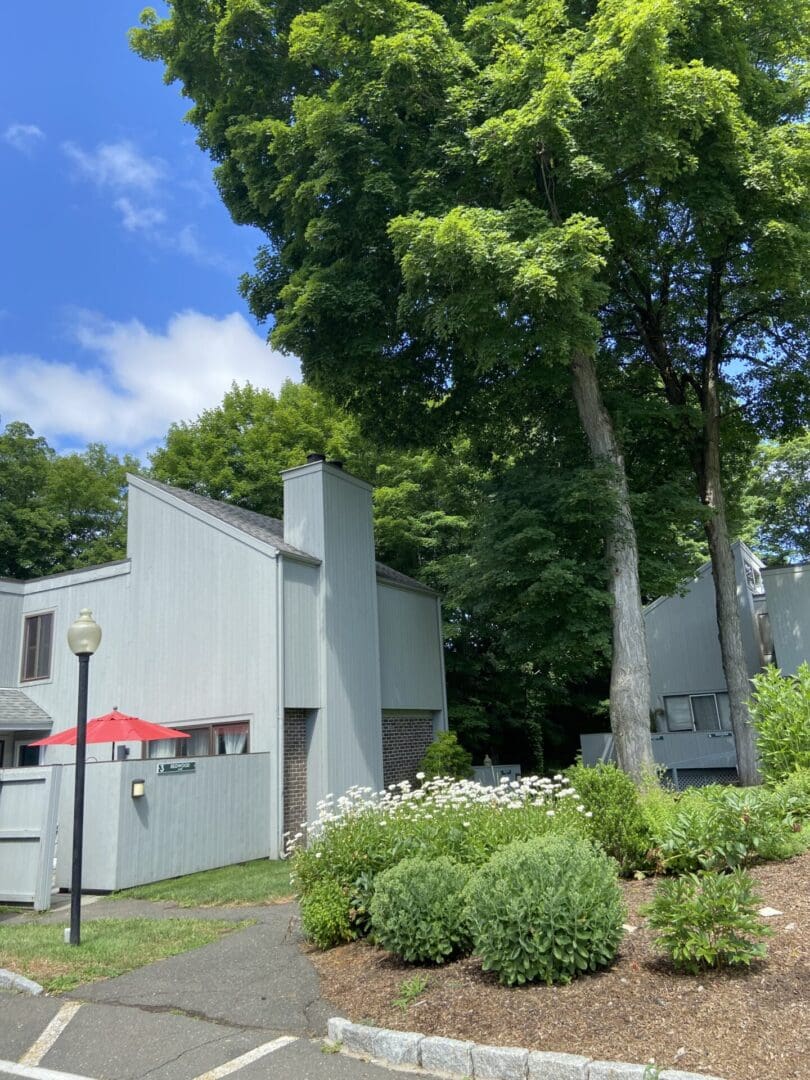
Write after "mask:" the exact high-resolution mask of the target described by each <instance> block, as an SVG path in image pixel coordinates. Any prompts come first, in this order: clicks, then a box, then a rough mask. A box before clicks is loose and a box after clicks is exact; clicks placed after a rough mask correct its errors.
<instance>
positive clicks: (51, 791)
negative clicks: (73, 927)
mask: <svg viewBox="0 0 810 1080" xmlns="http://www.w3.org/2000/svg"><path fill="white" fill-rule="evenodd" d="M61 779H62V769H61V767H60V766H59V765H49V766H47V767H42V768H37V767H30V766H29V767H28V768H24V769H0V903H2V902H3V901H5V902H7V903H8V902H11V903H15V904H33V905H34V909H35V910H36V911H46V910H47V909H48V908H49V907H50V906H51V882H52V880H53V857H54V849H55V846H56V823H57V814H58V810H59V785H60V781H61Z"/></svg>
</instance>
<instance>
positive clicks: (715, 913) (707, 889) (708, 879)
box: [644, 869, 772, 975]
mask: <svg viewBox="0 0 810 1080" xmlns="http://www.w3.org/2000/svg"><path fill="white" fill-rule="evenodd" d="M753 885H754V883H753V881H752V880H751V877H750V875H749V874H747V873H746V872H745V871H744V870H741V869H736V870H734V871H732V872H731V873H730V874H721V873H716V872H705V873H701V874H686V875H684V876H683V877H677V878H673V879H671V880H669V881H662V882H660V884H659V885H658V887H657V889H656V893H655V898H654V899H653V901H652V903H651V904H649V905H647V907H646V909H645V910H644V914H645V915H646V916H647V919H648V921H649V924H650V926H651V927H652V928H653V929H654V930H657V931H658V936H657V939H656V941H657V944H658V945H659V947H660V948H662V949H663V950H664V952H666V953H667V955H668V956H669V957H670V959H671V960H672V961H673V963H674V964H675V966H676V967H677V968H681V969H683V970H685V971H689V972H691V973H692V974H694V975H696V974H698V973H699V972H700V971H701V970H702V969H704V968H716V967H726V966H728V967H731V966H737V965H743V964H744V965H746V966H748V965H750V963H751V961H752V960H758V959H760V958H761V957H764V956H765V951H766V950H765V945H764V943H762V941H760V940H759V939H762V938H765V937H766V936H768V935H769V934H770V933H772V931H771V930H770V928H769V927H767V926H765V925H764V924H763V923H762V922H761V920H760V919H759V918H758V917H757V907H758V906H759V904H760V903H761V900H760V899H759V898H758V897H757V896H756V895H755V894H754V891H753Z"/></svg>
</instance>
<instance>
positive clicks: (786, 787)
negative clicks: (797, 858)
mask: <svg viewBox="0 0 810 1080" xmlns="http://www.w3.org/2000/svg"><path fill="white" fill-rule="evenodd" d="M773 793H774V797H775V799H776V800H777V802H778V804H779V808H780V810H781V811H782V813H783V814H784V816H785V818H786V820H787V821H788V822H789V823H790V825H791V826H792V827H793V828H794V829H795V828H796V827H797V826H798V827H799V828H801V826H803V825H805V824H807V823H810V769H796V771H795V772H792V773H789V774H788V775H787V776H786V777H785V779H784V780H783V781H782V782H781V783H780V784H777V785H776V787H775V788H774V792H773Z"/></svg>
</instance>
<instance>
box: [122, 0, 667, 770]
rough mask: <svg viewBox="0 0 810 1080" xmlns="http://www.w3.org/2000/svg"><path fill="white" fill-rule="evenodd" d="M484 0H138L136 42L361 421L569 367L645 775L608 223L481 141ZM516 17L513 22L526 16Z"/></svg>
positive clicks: (486, 111) (630, 722)
mask: <svg viewBox="0 0 810 1080" xmlns="http://www.w3.org/2000/svg"><path fill="white" fill-rule="evenodd" d="M548 6H549V8H551V7H553V8H554V12H556V15H557V19H556V21H557V24H558V25H557V26H556V27H552V26H551V22H553V21H554V20H553V18H551V19H550V21H549V24H548V26H545V27H544V26H543V25H541V21H538V22H537V25H536V26H535V29H536V30H537V34H535V38H537V37H538V34H539V38H540V40H539V41H537V40H535V42H534V44H535V45H538V44H539V45H540V47H541V48H542V50H543V51H548V52H549V59H550V63H549V65H548V66H547V68H546V69H545V71H544V70H543V68H542V65H536V64H535V68H536V72H535V74H536V75H537V78H538V91H537V96H538V99H542V103H541V106H540V108H541V112H542V114H543V115H542V118H541V126H542V125H545V126H547V127H548V129H549V131H550V132H551V133H553V132H554V131H556V130H558V128H559V125H558V123H557V114H558V111H559V107H560V106H561V105H562V106H564V105H565V91H564V88H562V87H561V86H560V80H559V78H558V73H559V72H561V71H562V70H563V69H564V66H565V64H566V63H568V62H569V61H570V58H571V55H573V52H574V50H572V49H571V48H570V40H571V39H570V36H569V42H568V43H565V42H564V40H563V38H564V35H563V34H560V33H558V34H557V36H556V39H555V36H554V32H555V31H558V30H561V29H563V27H562V25H561V19H560V16H561V14H562V13H561V12H560V11H557V6H556V5H548ZM489 10H490V9H487V8H485V7H481V8H477V9H473V12H472V14H470V16H469V18H467V19H466V23H465V16H466V15H467V10H466V8H464V7H461V6H459V5H457V4H456V3H455V2H454V0H449V2H447V3H437V4H435V5H434V7H432V8H431V7H427V6H425V5H421V4H416V3H402V2H401V0H386V2H384V3H382V4H380V5H378V6H377V7H376V8H374V9H367V8H366V7H364V6H360V5H352V4H350V5H346V4H337V3H332V4H325V5H322V6H320V7H318V9H317V10H312V11H304V12H302V13H300V14H298V11H297V10H291V9H289V8H285V7H284V6H283V5H279V4H277V3H275V2H274V0H252V2H244V0H239V2H238V3H237V2H232V3H225V4H224V5H220V6H217V7H216V8H215V7H213V6H211V7H205V8H201V7H200V5H199V4H197V3H191V2H188V0H177V2H176V3H175V4H174V5H173V14H172V15H171V17H170V18H169V19H166V20H158V18H157V16H156V14H155V13H154V12H153V11H147V12H145V13H144V16H143V24H144V25H143V28H142V29H141V30H138V31H134V32H133V36H132V40H133V44H134V47H135V49H136V50H137V51H138V52H140V54H141V55H142V56H144V57H146V58H149V59H157V58H161V59H163V60H164V62H165V64H166V77H167V79H168V80H170V81H171V80H173V79H180V80H181V81H182V82H183V84H184V92H185V93H187V94H188V95H189V96H191V97H192V98H193V99H194V101H195V105H194V108H193V109H192V110H191V113H190V114H189V118H190V119H191V120H192V122H193V123H195V124H196V125H197V127H198V129H199V131H200V142H201V144H202V145H203V146H204V147H205V148H206V149H208V150H209V151H210V153H211V155H212V157H213V158H214V159H215V161H217V162H218V167H217V182H218V184H219V187H220V190H221V192H222V195H223V198H224V200H225V202H226V204H227V205H228V207H229V209H230V211H231V213H232V215H233V217H234V219H235V220H236V221H241V222H251V223H253V224H255V225H257V226H258V227H259V228H261V229H263V230H264V231H265V232H266V234H267V235H268V237H269V239H270V242H271V246H270V247H268V248H266V249H264V250H262V251H260V253H259V256H258V259H257V273H256V275H255V276H254V277H253V278H252V279H246V280H245V282H244V289H245V293H246V295H247V296H248V297H249V299H250V303H251V306H252V308H253V310H254V312H255V313H256V314H257V315H258V316H259V317H261V318H266V317H267V316H268V315H271V314H272V315H273V317H274V319H275V329H274V332H273V336H274V341H275V342H276V344H277V345H278V346H279V347H282V348H286V349H288V350H290V351H294V352H296V353H297V354H298V355H300V356H301V358H302V361H303V365H304V370H305V374H306V375H307V377H308V378H310V379H312V380H313V381H314V382H316V383H317V384H318V385H322V386H326V387H328V389H329V390H330V391H331V392H332V393H334V394H335V395H336V396H337V398H338V400H340V401H341V402H342V403H345V404H347V405H350V406H351V407H352V408H354V409H356V410H357V411H358V412H359V413H360V414H361V415H363V416H364V417H365V420H366V423H367V424H369V425H373V426H376V427H377V429H378V430H385V431H386V433H387V434H388V435H389V436H390V435H391V434H392V432H394V431H395V430H396V429H399V430H400V431H402V430H404V431H405V432H406V433H407V434H408V435H410V436H411V437H414V436H418V435H419V433H420V432H421V434H422V435H423V436H424V434H425V432H426V431H427V430H429V429H430V428H433V429H435V428H437V427H438V426H439V425H440V424H442V423H445V422H446V423H447V425H448V426H449V427H450V428H451V429H452V428H453V427H455V426H457V424H458V420H459V417H463V420H464V423H465V425H467V426H468V430H469V429H472V428H474V426H475V424H476V419H477V417H478V416H481V415H485V414H486V413H487V412H488V411H489V410H491V409H492V408H495V409H498V408H500V409H503V401H504V397H505V396H506V397H509V396H510V395H509V394H507V395H503V394H501V393H499V392H498V388H499V387H500V386H502V385H503V384H504V383H507V382H508V383H510V384H514V382H515V381H517V382H520V383H522V384H523V392H524V394H525V395H526V396H527V397H528V399H529V407H531V402H532V400H533V399H537V398H538V396H539V397H541V398H542V384H543V382H544V380H545V378H546V376H547V374H548V372H549V371H553V370H554V369H555V368H556V369H561V370H562V372H563V373H564V374H565V373H567V376H568V378H570V380H571V383H572V386H573V394H574V398H575V400H576V403H577V407H578V411H579V415H580V419H581V422H582V424H583V428H584V430H585V432H586V435H587V437H588V442H589V444H590V448H591V453H592V455H593V458H594V460H595V461H596V462H597V464H599V465H600V467H601V466H602V465H603V464H605V463H606V464H607V465H609V468H606V469H602V470H601V471H602V475H603V476H604V477H605V479H606V482H607V484H608V486H609V490H610V494H609V501H610V503H611V505H612V507H613V512H612V514H611V516H610V522H609V526H608V531H607V536H606V548H605V555H606V574H607V579H608V582H609V588H610V592H611V596H612V600H613V603H612V606H611V614H612V619H613V624H614V627H613V675H612V685H611V720H612V724H613V728H614V731H615V734H616V742H617V748H618V753H619V757H620V760H621V761H622V763H623V765H624V766H625V768H627V769H628V770H630V771H632V772H634V773H635V774H636V775H638V774H639V773H640V772H641V771H642V770H643V768H644V766H645V765H646V764H648V763H650V762H651V749H650V741H649V711H648V710H649V672H648V668H647V660H646V647H645V640H644V630H643V619H642V614H641V605H640V594H639V583H638V553H637V547H636V538H635V533H634V529H633V522H632V516H631V513H630V501H629V491H628V488H627V483H626V477H625V471H624V461H623V457H622V450H621V447H620V446H619V443H618V441H617V439H616V437H615V432H614V430H613V425H612V423H611V419H610V417H609V415H608V413H607V411H606V409H605V407H604V403H603V401H602V398H601V393H600V388H599V383H598V380H597V376H596V368H595V365H594V359H593V354H594V351H595V347H596V342H597V339H598V336H599V322H598V320H597V319H596V318H595V313H596V310H597V308H598V306H599V304H600V303H602V302H603V301H604V300H605V298H606V297H605V292H604V290H603V288H602V286H601V284H600V282H599V278H600V275H601V274H602V272H603V269H604V265H605V258H606V253H607V249H608V247H609V242H610V238H609V236H608V234H607V232H606V231H605V229H604V228H603V227H602V225H601V223H600V222H599V220H598V219H597V218H595V217H594V216H593V215H591V214H589V213H588V211H587V210H586V211H585V212H582V211H581V210H577V211H575V212H562V211H561V209H560V206H559V203H558V202H557V200H556V198H555V197H554V193H553V191H552V190H551V188H550V180H549V177H548V175H547V173H546V172H545V171H544V170H545V166H544V164H543V160H541V159H539V158H537V155H536V154H534V153H532V154H530V155H529V161H530V162H531V167H530V172H531V175H532V176H533V186H532V187H531V190H530V191H529V192H528V193H518V192H516V190H515V187H514V184H513V182H512V177H511V175H504V174H503V170H502V168H501V165H500V163H499V162H497V161H494V160H493V155H492V154H491V153H490V151H489V150H488V149H487V146H488V145H490V146H491V145H492V144H494V141H495V140H494V139H492V138H490V134H491V133H488V131H487V124H488V123H489V122H490V121H492V120H493V119H494V118H496V117H499V116H501V115H502V114H503V112H504V108H505V107H506V106H507V104H508V98H509V93H510V90H509V89H508V88H507V85H506V82H505V80H504V78H503V77H502V76H503V74H504V73H499V72H498V71H497V67H498V63H499V58H498V55H497V53H498V52H499V50H500V46H498V47H497V48H494V46H495V42H496V38H497V39H498V40H500V35H499V34H498V33H497V32H496V33H495V34H494V35H493V33H492V29H493V27H492V26H491V25H490V20H489V19H488V17H487V15H486V13H487V12H489ZM554 12H552V13H551V14H552V16H553V15H554ZM296 15H298V17H295V16H296ZM503 17H504V18H505V24H509V23H510V22H511V23H512V24H514V27H515V28H517V24H518V22H519V21H520V20H521V19H522V18H523V13H522V12H520V11H517V10H516V12H515V14H514V15H512V14H511V13H508V12H504V16H503ZM500 20H501V14H500V9H498V13H497V14H496V15H495V17H494V24H497V23H498V22H499V21H500ZM562 21H563V22H564V21H565V20H564V17H563V19H562ZM549 27H551V31H550V32H549ZM511 34H512V31H511V30H508V31H507V37H508V36H510V35H511ZM561 65H562V66H561ZM522 81H523V84H524V85H525V83H526V79H525V77H524V78H523V80H522ZM515 86H516V84H512V89H513V90H514V88H515ZM561 91H562V98H560V92H561ZM514 134H515V132H512V133H511V135H512V136H514ZM503 135H504V133H503V132H501V133H499V134H498V136H497V139H498V142H500V144H501V145H502V146H503V145H504V143H503ZM507 141H508V140H507ZM524 164H525V163H524ZM510 171H511V170H510ZM523 172H524V173H525V168H524V169H523ZM582 178H583V177H580V179H582ZM511 388H512V386H511V385H510V390H511ZM426 403H427V404H428V407H427V408H426V407H425V405H426Z"/></svg>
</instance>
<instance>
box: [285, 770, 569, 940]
mask: <svg viewBox="0 0 810 1080" xmlns="http://www.w3.org/2000/svg"><path fill="white" fill-rule="evenodd" d="M563 791H571V792H572V794H567V795H563V794H562V792H563ZM368 795H369V793H368V792H364V791H357V790H355V791H353V792H348V793H347V795H346V796H345V797H344V799H343V800H342V801H341V804H340V805H339V806H335V805H330V806H329V807H326V808H324V810H323V812H322V816H321V819H320V820H319V821H318V822H316V823H315V824H314V826H313V827H312V828H311V829H310V837H309V842H308V843H307V845H306V847H302V848H300V849H297V848H296V849H294V852H293V860H292V874H293V882H294V885H295V888H296V890H297V891H298V893H299V894H300V895H302V896H306V895H307V894H308V893H309V892H311V890H312V889H313V888H314V887H315V886H316V885H317V884H318V883H319V882H321V881H337V882H339V883H340V885H341V886H342V887H343V889H344V890H345V892H346V894H347V896H349V897H350V902H351V903H352V904H354V901H355V899H357V900H358V901H359V903H360V907H362V908H363V909H364V910H367V909H368V907H369V905H370V896H371V894H372V893H373V891H374V887H375V879H376V876H377V875H378V874H379V873H380V872H381V871H383V870H386V869H388V868H389V867H391V866H395V865H396V864H397V863H398V862H400V861H401V860H402V859H406V858H417V857H422V858H426V859H434V858H439V857H441V856H446V857H448V858H451V859H453V860H454V861H455V862H458V863H462V864H463V865H465V866H471V867H477V866H481V865H482V864H483V863H485V862H486V861H487V859H488V858H489V857H490V855H491V854H492V853H493V852H494V851H497V850H499V849H500V848H502V847H504V846H505V845H507V844H509V843H511V842H512V841H513V840H516V839H529V838H530V837H536V836H541V835H544V834H546V833H555V834H560V835H564V836H572V837H576V836H579V837H583V836H585V835H587V823H586V819H585V817H584V814H583V813H582V812H581V811H579V810H578V809H577V807H578V805H580V804H579V803H578V801H577V799H576V795H575V793H573V789H570V788H566V787H565V786H564V785H562V784H561V783H559V782H546V783H544V784H541V783H540V782H533V781H531V780H527V781H524V782H523V783H522V784H521V785H518V786H517V788H512V787H511V786H510V785H501V786H500V788H498V789H497V790H495V789H491V788H481V787H479V786H478V785H476V784H473V783H471V782H466V781H465V782H463V783H462V784H459V785H448V784H447V783H446V782H443V781H439V780H436V781H427V782H426V783H425V784H424V785H423V787H422V788H421V789H419V791H418V792H411V791H406V792H405V793H402V794H394V793H391V792H389V793H388V794H387V795H386V797H385V798H384V799H383V800H378V799H372V798H369V797H368ZM364 918H365V917H364V916H361V926H362V925H363V922H364Z"/></svg>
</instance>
